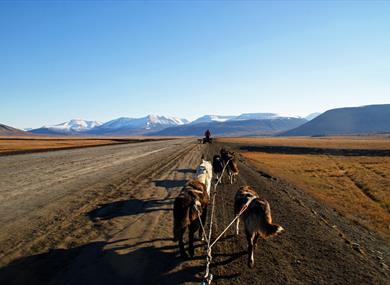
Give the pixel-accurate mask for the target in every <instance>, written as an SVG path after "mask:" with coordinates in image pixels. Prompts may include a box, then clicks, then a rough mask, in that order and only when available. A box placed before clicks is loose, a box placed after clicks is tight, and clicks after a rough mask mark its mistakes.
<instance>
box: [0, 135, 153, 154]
mask: <svg viewBox="0 0 390 285" xmlns="http://www.w3.org/2000/svg"><path fill="white" fill-rule="evenodd" d="M156 139H158V138H156ZM145 140H152V139H145V138H141V137H132V138H80V137H78V138H75V137H27V138H26V137H23V138H7V137H0V154H7V153H8V154H9V153H23V152H31V151H41V150H55V149H67V148H78V147H88V146H98V145H109V144H119V143H130V142H142V141H145Z"/></svg>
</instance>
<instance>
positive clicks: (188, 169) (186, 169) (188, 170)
mask: <svg viewBox="0 0 390 285" xmlns="http://www.w3.org/2000/svg"><path fill="white" fill-rule="evenodd" d="M176 171H177V172H179V173H184V174H187V173H193V174H195V173H196V171H195V169H192V168H182V169H176Z"/></svg>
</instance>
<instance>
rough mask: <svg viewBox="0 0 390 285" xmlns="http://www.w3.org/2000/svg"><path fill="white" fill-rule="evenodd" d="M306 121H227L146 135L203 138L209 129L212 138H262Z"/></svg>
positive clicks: (295, 119) (176, 128)
mask: <svg viewBox="0 0 390 285" xmlns="http://www.w3.org/2000/svg"><path fill="white" fill-rule="evenodd" d="M305 122H307V120H305V119H302V118H275V119H265V120H240V121H235V120H228V121H224V122H215V121H212V122H204V123H198V124H187V125H182V126H176V127H170V128H166V129H164V130H161V131H158V132H152V133H149V134H148V135H155V136H203V134H204V132H205V131H206V129H210V131H211V133H212V136H262V135H274V134H276V133H279V132H281V131H285V130H289V129H292V128H295V127H297V126H299V125H302V124H304V123H305Z"/></svg>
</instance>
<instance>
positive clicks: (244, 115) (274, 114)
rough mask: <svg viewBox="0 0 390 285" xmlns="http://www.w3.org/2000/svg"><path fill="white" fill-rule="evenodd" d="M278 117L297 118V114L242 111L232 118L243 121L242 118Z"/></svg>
mask: <svg viewBox="0 0 390 285" xmlns="http://www.w3.org/2000/svg"><path fill="white" fill-rule="evenodd" d="M279 118H296V119H299V118H300V117H299V116H291V115H284V114H277V113H244V114H241V115H239V116H237V117H235V118H233V119H232V120H235V121H243V120H273V119H279Z"/></svg>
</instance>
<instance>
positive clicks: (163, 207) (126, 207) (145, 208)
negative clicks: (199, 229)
mask: <svg viewBox="0 0 390 285" xmlns="http://www.w3.org/2000/svg"><path fill="white" fill-rule="evenodd" d="M171 204H172V199H150V200H139V199H129V200H120V201H115V202H111V203H107V204H103V205H100V206H99V207H98V208H96V209H94V210H92V211H90V212H89V213H87V216H88V217H89V218H90V219H91V220H92V221H95V220H108V219H112V218H116V217H121V216H132V215H138V214H143V213H150V212H155V211H171V210H172V208H171Z"/></svg>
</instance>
